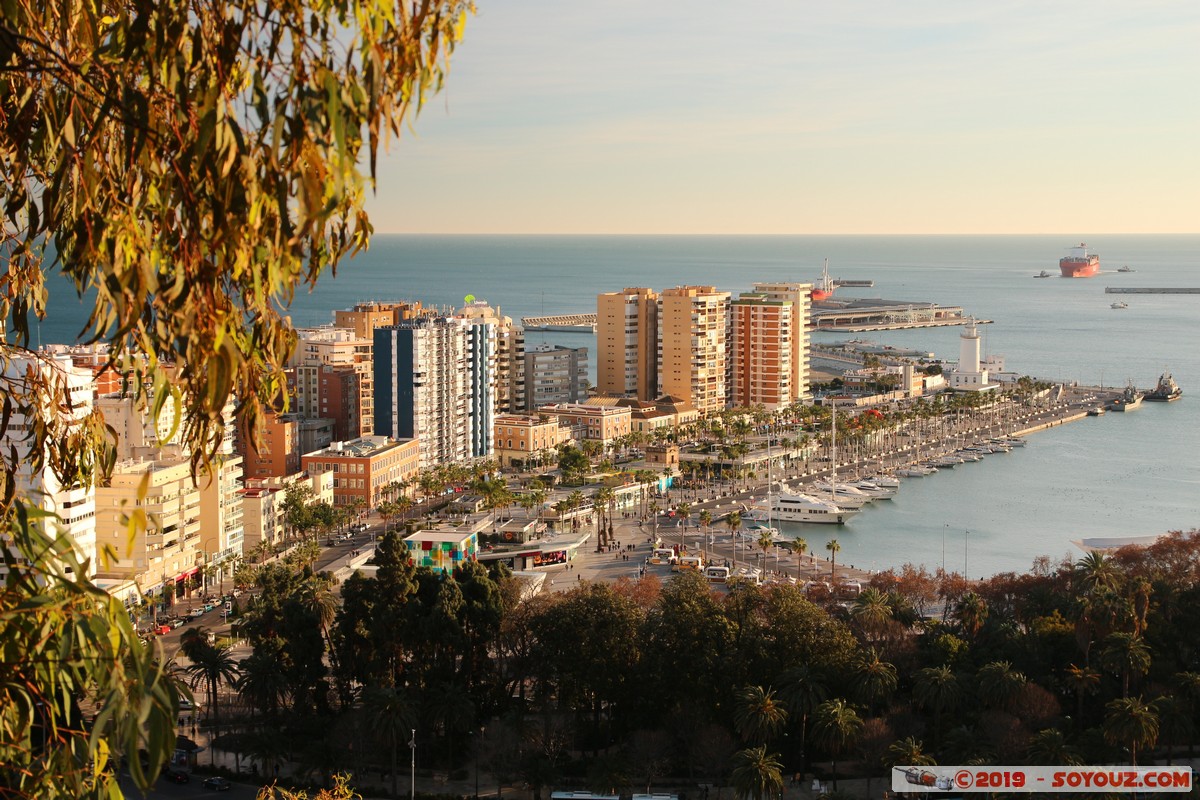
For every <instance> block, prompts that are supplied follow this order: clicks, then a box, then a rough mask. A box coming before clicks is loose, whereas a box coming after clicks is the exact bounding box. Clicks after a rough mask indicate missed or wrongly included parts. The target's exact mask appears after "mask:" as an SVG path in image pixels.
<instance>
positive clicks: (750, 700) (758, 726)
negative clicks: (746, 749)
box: [733, 686, 787, 745]
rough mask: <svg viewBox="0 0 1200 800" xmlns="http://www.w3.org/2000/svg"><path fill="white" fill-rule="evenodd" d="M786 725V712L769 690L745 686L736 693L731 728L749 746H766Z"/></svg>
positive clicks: (773, 693)
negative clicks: (735, 704)
mask: <svg viewBox="0 0 1200 800" xmlns="http://www.w3.org/2000/svg"><path fill="white" fill-rule="evenodd" d="M786 723H787V711H786V710H785V709H784V707H783V705H782V704H781V703H780V702H779V699H778V698H777V697H776V696H775V692H773V691H771V690H770V689H763V688H762V687H761V686H746V687H743V688H742V689H741V690H740V691H739V692H738V693H737V706H736V707H735V708H734V710H733V727H734V728H735V729H736V730H737V732H738V735H739V736H741V737H742V739H744V740H745V741H746V742H747V743H749V744H761V745H766V744H767V742H769V741H770V740H771V739H772V738H774V737H775V736H776V734H778V733H779V731H781V730H782V729H783V726H784V725H785V724H786Z"/></svg>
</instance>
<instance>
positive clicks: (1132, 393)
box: [1108, 381, 1142, 411]
mask: <svg viewBox="0 0 1200 800" xmlns="http://www.w3.org/2000/svg"><path fill="white" fill-rule="evenodd" d="M1141 404H1142V393H1141V392H1139V391H1138V390H1137V387H1136V386H1134V385H1133V381H1130V382H1129V385H1128V386H1126V387H1125V391H1124V392H1123V393H1122V394H1121V396H1120V397H1118V398H1117V399H1116V400H1113V401H1112V402H1111V403H1109V405H1108V409H1109V410H1110V411H1133V410H1134V409H1135V408H1137V407H1138V406H1140V405H1141Z"/></svg>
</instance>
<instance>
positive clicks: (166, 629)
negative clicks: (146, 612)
mask: <svg viewBox="0 0 1200 800" xmlns="http://www.w3.org/2000/svg"><path fill="white" fill-rule="evenodd" d="M153 630H154V632H155V633H157V634H158V635H159V636H165V635H166V634H168V633H170V632H171V626H170V625H155V626H154V629H153Z"/></svg>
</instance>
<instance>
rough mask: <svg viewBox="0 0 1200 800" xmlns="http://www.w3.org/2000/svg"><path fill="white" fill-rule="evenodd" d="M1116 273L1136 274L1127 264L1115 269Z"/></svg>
mask: <svg viewBox="0 0 1200 800" xmlns="http://www.w3.org/2000/svg"><path fill="white" fill-rule="evenodd" d="M1117 272H1137V270H1136V269H1133V268H1131V267H1130V266H1129V265H1128V264H1125V265H1123V266H1120V267H1117Z"/></svg>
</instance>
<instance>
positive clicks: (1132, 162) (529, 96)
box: [368, 0, 1200, 234]
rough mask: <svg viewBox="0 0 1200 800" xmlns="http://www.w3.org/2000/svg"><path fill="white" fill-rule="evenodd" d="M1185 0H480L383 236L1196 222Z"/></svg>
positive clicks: (409, 152) (1198, 61)
mask: <svg viewBox="0 0 1200 800" xmlns="http://www.w3.org/2000/svg"><path fill="white" fill-rule="evenodd" d="M1198 41H1200V3H1198V2H1196V0H1162V1H1161V2H1156V1H1155V0H1139V2H1137V3H1129V2H1125V0H1122V1H1121V2H1112V1H1111V0H1090V1H1089V2H1078V1H1077V0H1049V2H1047V0H1036V1H1035V2H1024V1H1023V0H1002V2H998V3H997V2H961V0H958V1H957V2H950V1H949V0H911V1H910V2H903V3H898V2H895V0H887V1H886V2H882V1H879V0H864V1H863V2H839V3H817V2H813V0H790V1H789V2H776V1H775V0H761V1H760V2H756V3H753V4H742V3H730V2H728V1H727V0H726V1H724V2H717V1H716V0H688V2H677V1H676V0H659V2H645V1H644V0H642V1H641V2H632V1H630V0H585V2H572V1H571V0H478V13H477V14H476V15H475V16H474V17H472V18H471V19H470V20H469V21H468V23H467V26H466V33H465V37H464V40H463V41H462V42H461V43H460V44H459V46H458V49H457V50H456V52H455V54H454V56H453V58H452V61H451V64H450V68H449V74H448V76H447V80H446V86H445V89H444V90H443V92H442V93H441V94H440V95H438V96H436V97H434V98H433V99H432V100H431V101H429V102H428V103H427V104H426V106H425V108H424V109H423V110H422V111H421V113H420V115H419V116H418V117H417V119H416V120H415V121H414V122H413V123H412V125H411V126H410V129H409V130H408V131H406V133H405V135H404V137H403V138H402V139H401V140H400V141H399V142H395V141H393V142H392V144H391V147H390V149H389V152H388V153H386V154H383V155H381V163H380V169H379V183H378V187H377V191H376V193H375V195H374V196H373V197H371V199H370V200H369V201H368V211H369V212H370V214H371V218H372V221H373V222H374V224H375V226H376V230H377V232H381V233H467V234H469V233H511V234H518V233H520V234H540V233H545V234H571V233H605V234H608V233H612V234H621V233H628V234H642V233H674V234H698V233H720V234H930V233H948V234H963V233H1079V234H1089V233H1093V234H1095V233H1196V232H1200V45H1198V44H1197V42H1198Z"/></svg>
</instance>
